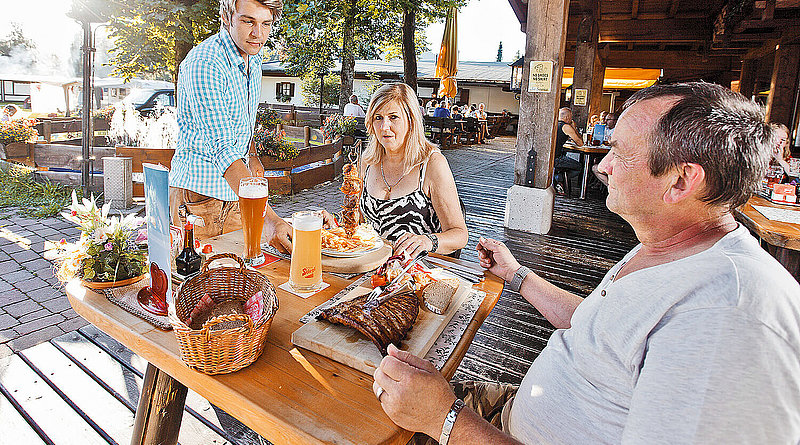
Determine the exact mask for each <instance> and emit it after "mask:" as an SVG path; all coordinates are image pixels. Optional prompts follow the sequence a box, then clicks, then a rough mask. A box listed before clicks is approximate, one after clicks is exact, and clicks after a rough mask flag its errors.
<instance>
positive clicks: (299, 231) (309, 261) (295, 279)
mask: <svg viewBox="0 0 800 445" xmlns="http://www.w3.org/2000/svg"><path fill="white" fill-rule="evenodd" d="M321 234H322V211H305V212H295V213H294V214H293V215H292V262H291V265H290V266H289V286H291V287H292V289H294V290H296V291H298V292H314V291H316V290H318V289H319V288H320V287H321V286H322V235H321Z"/></svg>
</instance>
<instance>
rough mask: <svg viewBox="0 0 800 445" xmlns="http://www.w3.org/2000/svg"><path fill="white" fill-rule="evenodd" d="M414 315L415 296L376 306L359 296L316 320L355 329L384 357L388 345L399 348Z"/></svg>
mask: <svg viewBox="0 0 800 445" xmlns="http://www.w3.org/2000/svg"><path fill="white" fill-rule="evenodd" d="M418 314H419V301H418V300H417V296H416V294H414V293H413V292H408V293H403V294H399V295H396V296H393V297H391V298H389V299H388V300H386V301H384V302H383V303H381V304H377V305H376V304H375V302H374V301H367V295H361V296H359V297H356V298H354V299H352V300H349V301H345V302H343V303H339V304H337V305H336V306H332V307H329V308H328V309H325V310H324V311H322V313H320V314H319V316H318V317H319V318H322V319H327V320H328V321H331V322H333V323H339V324H343V325H345V326H350V327H351V328H354V329H356V330H357V331H359V332H361V333H362V334H364V335H365V336H366V337H367V338H369V339H370V340H372V342H373V343H375V346H377V347H378V350H379V351H380V353H381V355H386V347H387V346H389V343H394V344H395V345H397V346H400V341H401V340H403V339H404V338H405V337H406V333H407V332H408V331H409V330H410V329H411V327H412V326H414V322H415V321H416V320H417V315H418Z"/></svg>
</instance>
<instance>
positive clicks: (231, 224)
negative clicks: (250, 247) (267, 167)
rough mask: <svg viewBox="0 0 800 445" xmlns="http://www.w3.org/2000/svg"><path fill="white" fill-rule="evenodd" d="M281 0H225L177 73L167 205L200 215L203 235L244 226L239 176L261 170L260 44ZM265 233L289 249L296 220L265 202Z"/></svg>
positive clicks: (278, 11)
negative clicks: (216, 25) (212, 28)
mask: <svg viewBox="0 0 800 445" xmlns="http://www.w3.org/2000/svg"><path fill="white" fill-rule="evenodd" d="M282 9H283V1H282V0H220V6H219V14H220V20H221V22H222V23H221V28H222V29H220V31H219V32H218V33H217V34H215V35H213V36H211V37H209V38H208V39H206V40H205V41H203V42H202V43H200V44H199V45H198V46H197V47H195V48H194V49H192V50H191V51H190V52H189V54H188V55H187V56H186V59H184V60H183V62H182V63H181V66H180V71H179V74H178V91H177V96H178V126H179V128H180V133H179V136H178V146H177V149H176V150H175V156H174V157H173V158H172V171H171V172H170V178H169V179H170V208H171V211H172V220H173V223H179V221H180V219H179V216H178V208H179V207H180V206H181V205H184V204H186V206H187V207H188V209H189V210H190V211H191V212H192V213H193V214H195V215H198V216H201V217H203V219H204V220H205V224H206V225H205V227H196V228H195V235H196V236H198V237H200V238H206V237H211V236H216V235H219V234H222V233H227V232H231V231H234V230H238V229H240V228H241V224H242V223H241V214H240V212H239V202H238V190H239V180H240V179H242V178H244V177H248V176H263V174H264V167H263V166H262V165H261V161H260V160H259V159H258V156H257V155H256V152H255V147H254V146H253V144H252V137H253V129H254V126H255V119H256V109H257V107H258V100H259V97H260V95H261V58H262V56H261V49H262V48H263V47H264V43H266V41H267V38H268V37H269V33H270V30H271V29H272V25H273V23H274V22H275V21H276V20H278V18H279V17H280V15H281V11H282ZM264 221H265V235H266V236H267V238H268V239H269V240H270V244H272V245H274V246H275V247H277V248H279V249H281V250H290V249H291V241H290V234H291V227H290V226H289V225H288V224H286V222H284V221H283V220H282V219H281V218H279V217H278V215H276V214H275V212H274V211H273V210H272V208H271V207H269V206H267V209H266V217H265V220H264Z"/></svg>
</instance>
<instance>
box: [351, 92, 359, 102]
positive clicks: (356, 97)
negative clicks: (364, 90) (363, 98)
mask: <svg viewBox="0 0 800 445" xmlns="http://www.w3.org/2000/svg"><path fill="white" fill-rule="evenodd" d="M350 103H351V104H357V103H358V96H356V95H355V94H351V95H350Z"/></svg>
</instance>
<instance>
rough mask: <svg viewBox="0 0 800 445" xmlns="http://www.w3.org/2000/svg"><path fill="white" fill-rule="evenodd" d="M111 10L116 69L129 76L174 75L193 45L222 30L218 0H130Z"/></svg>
mask: <svg viewBox="0 0 800 445" xmlns="http://www.w3.org/2000/svg"><path fill="white" fill-rule="evenodd" d="M76 1H77V0H76ZM108 15H109V27H110V28H111V33H110V38H111V39H112V40H113V42H114V47H113V48H112V49H111V62H110V63H111V64H112V65H114V67H115V70H114V73H113V74H114V75H117V76H120V77H123V78H126V79H129V78H131V77H134V76H144V77H151V78H159V79H170V80H172V81H173V82H174V81H176V80H177V74H178V66H179V65H180V62H181V61H182V60H183V59H184V58H185V57H186V54H187V53H188V52H189V50H190V49H191V48H192V47H193V46H195V45H197V44H198V43H200V42H202V41H203V40H205V39H206V38H208V37H209V36H210V35H212V34H214V33H216V32H217V31H219V3H218V1H217V0H127V1H125V2H114V3H113V6H112V7H110V8H109V10H108Z"/></svg>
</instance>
